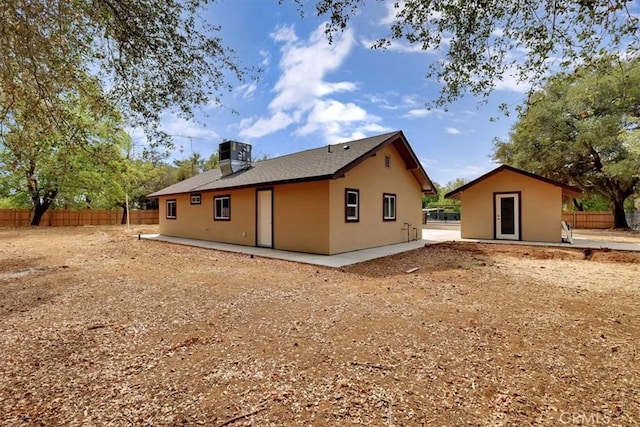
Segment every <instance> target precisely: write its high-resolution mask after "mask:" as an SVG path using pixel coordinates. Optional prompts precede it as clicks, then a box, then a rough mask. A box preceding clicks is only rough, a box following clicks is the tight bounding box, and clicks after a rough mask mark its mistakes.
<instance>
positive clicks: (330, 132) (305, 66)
mask: <svg viewBox="0 0 640 427" xmlns="http://www.w3.org/2000/svg"><path fill="white" fill-rule="evenodd" d="M324 28H325V27H324V24H321V25H320V26H318V28H317V29H316V30H315V31H314V32H313V33H312V34H311V35H310V36H309V38H308V40H301V39H299V38H298V36H297V35H296V34H295V31H294V30H293V27H292V26H287V27H279V28H277V29H276V31H274V32H273V33H271V38H272V39H273V40H274V41H275V42H277V43H281V44H282V46H281V48H280V51H281V53H282V57H281V59H280V62H279V67H280V70H281V72H282V74H281V75H280V78H279V79H278V81H277V82H276V84H275V85H274V87H273V91H274V92H275V96H274V98H273V99H272V100H271V102H270V103H269V116H268V117H252V118H249V119H244V120H242V121H241V122H240V126H239V127H240V136H242V137H245V138H259V137H261V136H264V135H268V134H271V133H274V132H277V131H279V130H282V129H285V128H287V127H288V126H291V125H294V124H297V125H299V127H298V128H297V130H296V131H295V133H296V134H298V135H309V134H312V133H319V134H321V135H322V137H323V138H324V140H325V142H327V141H335V140H336V139H341V138H343V137H345V136H347V137H349V136H352V135H356V134H357V135H359V134H360V133H362V132H367V131H368V130H369V129H371V128H372V127H371V125H372V124H376V125H377V123H378V122H379V121H380V120H381V119H380V118H379V117H377V116H375V115H371V114H369V113H368V112H367V111H366V110H365V109H364V108H362V107H361V106H359V105H356V104H355V103H353V102H349V103H344V102H341V101H339V100H337V99H335V98H334V97H335V95H336V94H339V93H345V92H353V91H356V90H357V89H358V84H357V83H356V82H352V81H337V82H330V81H327V80H326V76H327V74H329V73H330V72H332V71H336V70H339V69H340V67H341V66H342V64H343V62H344V61H345V59H346V58H347V56H348V55H349V53H350V52H351V50H352V48H353V47H354V45H355V42H354V36H353V32H352V30H350V29H347V30H345V31H344V32H343V33H341V34H340V35H339V36H337V37H335V38H334V40H333V43H332V44H329V43H328V42H327V39H326V36H325V34H324ZM380 127H381V126H380Z"/></svg>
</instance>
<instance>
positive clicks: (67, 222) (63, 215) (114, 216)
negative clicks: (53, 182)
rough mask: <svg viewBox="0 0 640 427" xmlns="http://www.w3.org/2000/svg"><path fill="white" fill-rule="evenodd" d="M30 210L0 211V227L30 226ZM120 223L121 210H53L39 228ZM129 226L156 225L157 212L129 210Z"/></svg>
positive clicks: (45, 215)
mask: <svg viewBox="0 0 640 427" xmlns="http://www.w3.org/2000/svg"><path fill="white" fill-rule="evenodd" d="M31 215H32V211H31V210H30V209H0V227H27V226H29V225H31ZM121 221H122V210H92V209H83V210H70V209H53V210H49V211H47V212H45V214H44V216H43V217H42V220H41V221H40V225H41V226H50V227H64V226H76V225H117V224H120V222H121ZM129 222H130V223H131V224H136V225H139V224H157V223H158V211H157V210H137V209H136V210H130V211H129Z"/></svg>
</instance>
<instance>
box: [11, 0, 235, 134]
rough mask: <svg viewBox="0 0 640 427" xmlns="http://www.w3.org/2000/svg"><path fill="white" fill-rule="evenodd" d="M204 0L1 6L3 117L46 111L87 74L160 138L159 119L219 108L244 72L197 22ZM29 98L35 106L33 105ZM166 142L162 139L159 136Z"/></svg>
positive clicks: (60, 0) (61, 0)
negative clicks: (17, 107) (23, 106)
mask: <svg viewBox="0 0 640 427" xmlns="http://www.w3.org/2000/svg"><path fill="white" fill-rule="evenodd" d="M207 3H210V0H184V1H183V0H73V1H69V0H28V1H24V0H4V1H3V2H2V6H0V101H1V105H2V106H3V107H4V108H3V111H2V114H1V115H0V120H6V119H7V115H10V114H11V109H10V107H11V105H13V103H14V102H16V101H18V100H24V99H25V91H29V92H30V94H29V96H30V97H31V99H33V98H34V97H36V96H37V100H36V101H37V102H41V101H42V102H44V103H45V104H50V105H51V106H50V109H49V110H50V112H51V113H55V105H57V104H59V102H58V101H59V99H60V97H61V90H63V91H64V90H69V89H73V90H79V91H82V87H83V84H84V82H85V81H86V77H87V76H91V77H94V78H96V79H97V80H96V81H99V82H100V84H101V86H102V89H103V93H104V94H105V95H106V97H107V98H108V99H109V100H110V101H111V102H113V103H115V104H116V105H117V107H118V108H119V109H120V110H121V111H122V112H123V113H124V114H125V115H126V116H127V118H128V119H130V121H131V122H132V123H131V124H132V125H134V126H140V127H143V128H144V129H145V130H147V131H148V132H150V134H151V135H153V137H154V139H156V140H157V138H158V137H159V136H162V134H161V133H159V132H158V129H159V127H158V125H159V120H160V114H161V113H162V111H164V110H166V109H169V108H172V109H175V110H177V111H179V112H180V113H182V114H183V115H185V116H187V117H188V116H190V115H191V114H192V109H193V107H194V106H195V105H199V104H205V103H208V102H212V101H214V102H218V101H219V95H220V94H221V93H222V92H224V91H225V90H226V89H228V88H230V81H231V80H232V79H235V78H242V77H243V76H245V75H246V72H247V70H245V69H242V68H240V67H239V66H238V65H237V61H236V58H235V57H234V54H233V51H232V50H231V49H229V48H228V47H226V46H225V45H224V43H223V42H222V40H221V38H220V37H219V34H218V33H219V30H220V28H219V27H213V26H211V25H209V24H207V23H206V22H203V20H202V19H200V18H199V15H198V13H199V11H200V9H201V8H202V7H203V6H204V5H206V4H207ZM36 101H34V102H36ZM165 136H166V135H165Z"/></svg>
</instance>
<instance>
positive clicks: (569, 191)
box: [444, 165, 582, 200]
mask: <svg viewBox="0 0 640 427" xmlns="http://www.w3.org/2000/svg"><path fill="white" fill-rule="evenodd" d="M503 170H507V171H511V172H513V173H517V174H520V175H524V176H527V177H529V178H533V179H536V180H538V181H542V182H546V183H547V184H551V185H555V186H556V187H560V189H561V190H562V195H563V196H566V197H577V196H579V195H580V193H582V190H581V189H579V188H577V187H572V186H570V185H567V184H563V183H562V182H558V181H554V180H552V179H549V178H545V177H544V176H540V175H536V174H533V173H531V172H527V171H524V170H522V169H517V168H514V167H513V166H509V165H501V166H498V167H497V168H495V169H494V170H492V171H489V172H487V173H486V174H484V175H482V176H480V177H479V178H476V179H474V180H473V181H471V182H468V183H466V184H465V185H463V186H462V187H458V188H456V189H455V190H453V191H451V192H449V193H447V194H445V195H444V197H445V199H456V200H459V199H460V196H461V195H462V193H463V192H464V191H465V190H466V189H468V188H469V187H473V186H474V185H476V184H478V183H479V182H482V181H484V180H485V179H487V178H489V177H491V176H493V175H495V174H497V173H499V172H502V171H503Z"/></svg>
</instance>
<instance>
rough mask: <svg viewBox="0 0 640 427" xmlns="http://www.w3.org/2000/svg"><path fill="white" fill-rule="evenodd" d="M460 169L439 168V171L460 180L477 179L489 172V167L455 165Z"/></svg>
mask: <svg viewBox="0 0 640 427" xmlns="http://www.w3.org/2000/svg"><path fill="white" fill-rule="evenodd" d="M455 166H458V167H452V168H439V169H438V171H440V172H443V173H446V174H449V175H453V176H456V177H458V178H471V179H475V178H477V177H479V176H481V175H483V174H485V173H487V172H488V171H489V169H487V167H485V166H480V165H455Z"/></svg>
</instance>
